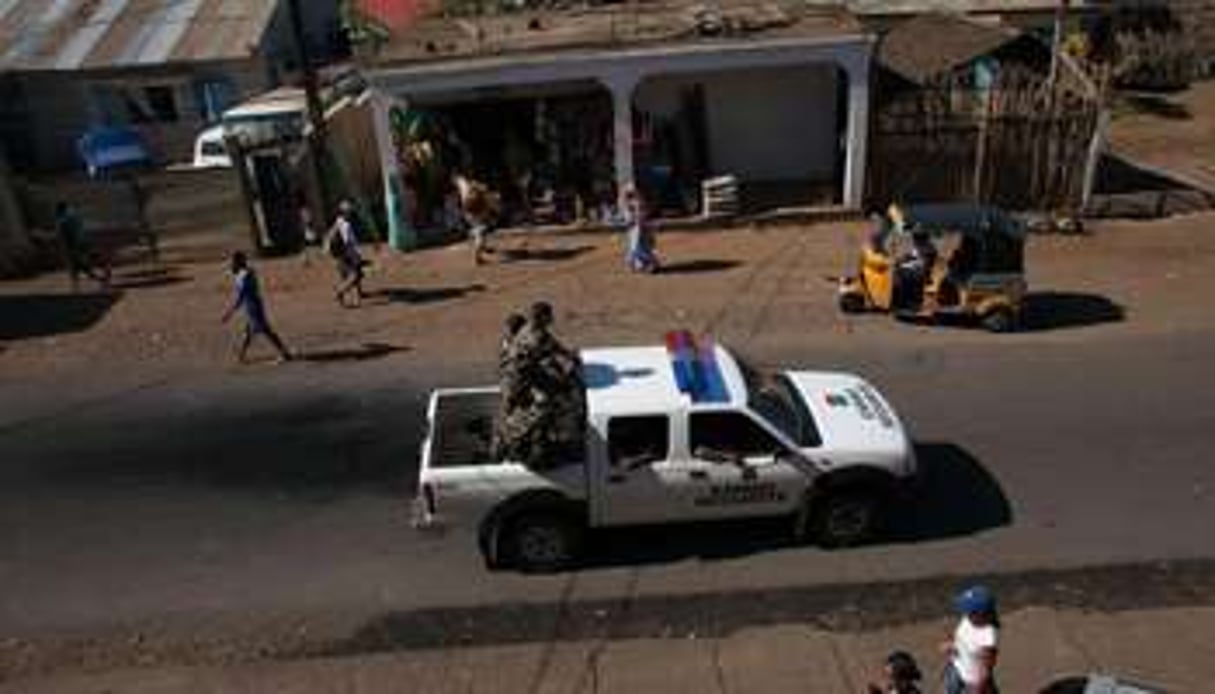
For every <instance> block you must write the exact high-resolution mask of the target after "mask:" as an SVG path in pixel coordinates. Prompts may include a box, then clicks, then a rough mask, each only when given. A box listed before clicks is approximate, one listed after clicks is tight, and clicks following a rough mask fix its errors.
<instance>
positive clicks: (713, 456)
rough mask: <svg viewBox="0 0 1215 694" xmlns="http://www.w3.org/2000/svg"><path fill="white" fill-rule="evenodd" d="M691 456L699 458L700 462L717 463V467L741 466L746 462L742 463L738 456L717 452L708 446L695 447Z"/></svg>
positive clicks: (740, 457)
mask: <svg viewBox="0 0 1215 694" xmlns="http://www.w3.org/2000/svg"><path fill="white" fill-rule="evenodd" d="M692 455H693V456H695V457H697V458H700V459H701V460H707V461H709V462H710V463H717V464H719V465H739V466H742V465H745V464H746V461H744V460H743V458H742V456H740V455H736V454H732V453H727V452H725V451H719V450H717V449H715V448H709V447H708V446H697V447H696V448H695V449H693V451H692Z"/></svg>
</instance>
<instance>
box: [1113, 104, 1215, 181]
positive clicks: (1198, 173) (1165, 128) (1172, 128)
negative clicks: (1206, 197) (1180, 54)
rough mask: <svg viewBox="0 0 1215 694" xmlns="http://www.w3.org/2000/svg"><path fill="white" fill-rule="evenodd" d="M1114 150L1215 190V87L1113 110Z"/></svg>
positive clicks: (1122, 106) (1127, 105)
mask: <svg viewBox="0 0 1215 694" xmlns="http://www.w3.org/2000/svg"><path fill="white" fill-rule="evenodd" d="M1110 144H1111V145H1112V146H1113V148H1114V150H1115V151H1117V152H1120V153H1123V154H1126V155H1129V156H1130V157H1131V158H1133V159H1135V160H1136V161H1140V162H1143V163H1145V164H1149V165H1152V166H1156V167H1159V168H1162V169H1167V170H1169V171H1171V172H1173V173H1175V174H1179V175H1181V176H1183V177H1185V179H1186V180H1189V181H1193V182H1195V183H1199V184H1201V185H1203V187H1205V188H1206V189H1207V190H1215V81H1207V82H1199V83H1197V84H1195V85H1194V87H1193V88H1191V89H1190V90H1188V91H1186V92H1183V93H1181V94H1176V95H1151V96H1142V97H1138V98H1133V97H1128V98H1127V99H1126V101H1125V102H1124V103H1123V104H1122V105H1120V106H1119V107H1117V108H1115V110H1114V118H1113V120H1112V122H1111V126H1110Z"/></svg>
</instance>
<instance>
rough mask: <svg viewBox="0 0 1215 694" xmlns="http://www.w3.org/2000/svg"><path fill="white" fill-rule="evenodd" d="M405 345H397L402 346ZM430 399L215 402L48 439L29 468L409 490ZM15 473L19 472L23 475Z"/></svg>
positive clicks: (137, 482) (75, 482) (88, 476)
mask: <svg viewBox="0 0 1215 694" xmlns="http://www.w3.org/2000/svg"><path fill="white" fill-rule="evenodd" d="M394 349H396V348H394ZM420 406H421V402H419V401H418V400H417V398H416V397H415V396H414V395H413V394H412V393H410V392H408V391H404V392H402V394H401V395H400V397H397V396H396V395H395V394H394V395H393V396H392V397H389V398H382V397H380V396H377V397H376V398H373V399H371V400H368V399H367V398H366V397H365V394H358V393H352V394H350V395H340V396H339V395H326V396H319V397H310V398H303V399H298V400H292V401H291V402H280V401H277V400H267V401H264V402H258V403H255V404H253V405H250V404H249V403H248V402H246V401H233V402H214V401H211V402H208V403H206V404H205V405H202V406H200V407H197V408H190V409H184V410H166V411H164V412H163V413H148V414H147V415H146V416H144V417H141V418H140V420H139V424H138V426H119V427H114V426H107V427H106V428H104V429H98V430H91V431H87V432H83V433H81V434H80V435H79V436H77V437H75V438H74V439H72V440H65V441H63V442H61V443H59V444H57V445H55V446H48V447H47V448H49V449H50V450H48V453H47V455H45V456H43V458H41V459H38V460H36V461H34V460H31V461H30V464H29V465H28V467H27V468H26V470H25V472H24V473H22V474H27V475H29V476H31V477H33V478H36V479H40V480H43V481H47V482H50V483H52V484H62V485H65V486H70V487H78V486H79V487H86V488H87V487H92V488H98V489H132V488H139V487H143V486H145V485H153V486H162V485H163V486H166V487H212V488H217V489H224V490H231V491H233V492H242V493H245V492H247V493H253V494H273V495H280V494H287V495H290V496H292V497H293V498H296V499H299V500H302V501H309V502H326V501H333V500H337V499H341V498H344V497H348V496H350V495H352V494H360V495H361V494H373V495H379V494H386V495H392V496H398V497H399V496H400V495H402V494H403V488H404V487H405V484H406V482H407V481H408V480H411V479H413V478H414V475H413V474H412V471H413V470H414V469H416V468H414V467H413V466H414V465H415V464H416V458H415V456H413V455H412V454H411V452H412V451H415V450H417V446H416V442H418V441H420V440H421V438H422V437H423V435H424V432H423V431H422V427H423V423H422V422H421V421H418V420H416V419H415V418H413V417H410V416H401V415H400V413H406V412H416V411H417V408H419V407H420ZM14 474H16V473H14Z"/></svg>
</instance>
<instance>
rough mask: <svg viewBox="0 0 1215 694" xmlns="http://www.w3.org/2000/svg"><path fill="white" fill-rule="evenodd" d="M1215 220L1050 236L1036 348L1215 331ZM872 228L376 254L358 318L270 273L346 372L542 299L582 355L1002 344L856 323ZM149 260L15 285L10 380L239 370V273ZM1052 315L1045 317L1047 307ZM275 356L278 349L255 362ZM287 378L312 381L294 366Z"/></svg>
mask: <svg viewBox="0 0 1215 694" xmlns="http://www.w3.org/2000/svg"><path fill="white" fill-rule="evenodd" d="M1212 220H1215V216H1213V215H1194V216H1188V217H1181V218H1173V219H1166V220H1159V221H1153V222H1105V223H1101V224H1099V225H1097V226H1096V227H1095V228H1093V233H1092V234H1090V235H1087V236H1083V237H1064V236H1041V237H1035V238H1033V239H1032V241H1031V243H1030V245H1029V251H1028V261H1027V265H1028V276H1029V282H1030V286H1031V289H1032V290H1033V291H1034V292H1036V294H1035V295H1034V298H1033V301H1032V302H1031V318H1030V328H1031V329H1032V328H1037V329H1035V330H1031V334H1030V335H1023V336H1012V337H1011V339H1014V340H1017V339H1020V340H1030V339H1046V338H1048V337H1050V336H1052V335H1067V334H1075V333H1074V332H1073V331H1066V330H1043V329H1042V328H1066V327H1077V326H1080V325H1086V324H1094V323H1114V322H1115V319H1117V318H1119V317H1120V314H1125V315H1126V316H1128V317H1131V318H1133V320H1128V321H1125V322H1120V323H1119V324H1118V325H1117V326H1116V327H1109V328H1108V329H1110V330H1117V331H1119V332H1122V333H1137V332H1142V331H1159V330H1173V329H1184V328H1187V327H1199V326H1202V327H1207V326H1208V324H1209V322H1210V318H1211V312H1210V310H1209V307H1208V306H1206V305H1205V303H1204V302H1202V301H1198V300H1196V297H1201V296H1207V295H1209V294H1210V293H1211V291H1212V289H1215V272H1213V271H1212V270H1215V235H1213V234H1210V233H1204V232H1206V231H1207V230H1208V229H1209V227H1210V226H1211V223H1212ZM862 228H863V225H861V224H859V223H837V224H824V225H816V226H784V227H770V228H762V229H756V230H747V229H735V230H727V231H697V232H668V233H664V234H662V235H661V238H660V241H659V248H660V252H661V254H662V256H663V258H664V261H665V263H666V271H665V272H663V273H662V274H659V275H655V276H644V275H635V274H631V273H628V272H627V271H626V270H625V269H624V267H623V262H622V260H621V240H620V239H619V238H618V237H617V236H609V235H606V234H588V235H570V236H540V235H524V234H518V235H513V236H508V237H503V238H499V239H497V245H498V247H499V258H500V261H499V262H495V263H492V264H490V265H487V266H483V267H479V268H478V267H474V266H473V264H472V263H471V258H470V254H469V252H468V249H467V248H465V247H462V246H455V247H448V248H440V249H433V250H427V251H423V252H419V253H414V254H408V255H401V254H395V253H392V252H391V251H389V250H388V249H387V248H383V249H381V250H380V251H378V252H377V251H374V250H373V251H371V258H372V259H373V261H374V263H375V264H374V266H373V267H372V268H371V271H370V276H369V279H368V283H367V284H368V288H369V289H370V291H371V293H372V296H370V297H369V298H368V299H367V301H366V302H365V304H364V306H363V307H361V308H358V309H344V308H341V307H339V306H338V304H337V303H336V302H335V300H334V298H333V293H332V292H333V286H334V283H335V280H336V278H335V276H334V271H333V268H332V267H331V265H330V263H329V262H328V259H327V258H325V257H322V256H320V255H319V253H318V254H316V255H314V256H313V257H311V258H310V259H305V258H301V257H293V258H286V259H277V260H264V261H261V262H259V263H258V264H257V266H258V269H259V271H260V274H261V276H262V282H263V288H264V292H265V294H266V297H267V301H268V304H269V309H270V313H271V316H272V320H273V322H274V323H275V324H276V326H277V327H278V330H279V332H280V333H281V334H282V335H283V337H284V338H285V339H286V340H287V341H288V342H289V344H290V345H291V346H292V347H293V348H294V349H296V350H297V351H299V352H300V353H301V354H302V355H303V356H304V358H305V361H308V362H313V363H333V362H340V361H345V360H358V359H365V358H373V357H378V356H384V355H386V354H389V353H393V352H399V353H401V355H400V356H401V358H402V359H405V360H408V361H410V362H414V363H426V362H428V361H431V360H435V359H437V360H440V361H444V362H450V361H456V362H481V361H486V362H488V361H489V360H490V359H492V354H493V349H494V347H493V346H494V344H495V340H496V338H497V335H498V331H499V326H500V324H501V321H502V319H503V317H504V316H505V315H506V313H507V312H508V311H510V310H512V309H521V308H523V307H525V306H526V305H527V304H529V303H530V302H531V301H534V300H536V299H541V298H544V299H548V300H550V301H552V302H553V303H554V304H555V305H556V306H557V308H558V328H559V330H560V332H561V333H562V334H563V335H565V336H566V337H567V338H569V339H571V340H572V341H574V342H575V343H579V344H586V345H591V344H602V343H605V342H613V341H624V342H638V341H641V342H648V341H653V340H655V339H657V338H658V336H660V335H661V334H662V332H664V331H666V330H668V329H671V328H675V327H687V328H691V329H693V330H697V331H702V332H707V333H711V334H714V335H716V336H718V337H719V338H721V339H723V340H725V341H728V342H730V343H732V344H736V345H739V346H755V345H762V344H763V343H765V342H767V341H772V340H778V341H791V340H792V341H801V340H820V339H844V338H847V337H854V338H858V339H863V338H865V337H869V336H872V337H874V338H877V339H882V340H887V339H893V340H902V339H915V340H933V339H949V340H965V339H988V336H985V335H982V334H980V333H977V332H975V331H965V330H956V329H944V330H927V329H924V328H917V327H915V326H909V325H903V324H898V323H895V322H894V321H891V320H889V319H887V318H884V317H881V316H862V317H858V318H845V317H843V316H841V315H840V314H839V313H838V311H837V310H836V307H835V303H834V290H833V287H832V286H831V284H830V282H829V281H828V279H827V278H828V277H830V276H833V275H839V274H841V273H844V272H847V271H848V270H849V269H850V268H851V266H852V264H853V263H854V262H855V253H856V250H857V248H858V243H859V239H860V235H861V231H862ZM167 255H168V258H169V260H168V261H167V262H163V263H160V264H151V263H137V264H132V265H126V266H122V267H120V268H119V269H118V270H117V272H116V281H115V286H116V288H117V291H116V292H115V293H114V294H112V295H108V296H107V295H101V294H81V295H71V294H70V293H68V292H67V284H68V283H67V281H66V278H65V277H64V276H63V275H62V274H54V275H47V276H44V277H40V278H37V279H33V280H28V281H22V282H12V283H7V284H5V285H3V287H0V302H3V304H6V305H7V308H6V311H5V313H6V314H7V315H8V316H10V319H9V320H7V321H6V323H7V327H6V328H4V333H3V338H4V339H5V342H4V345H3V361H0V369H2V370H3V371H4V372H5V378H4V380H5V381H6V382H8V383H10V384H11V383H14V382H15V381H26V380H32V381H36V382H45V381H47V380H53V381H58V380H60V379H69V380H71V381H73V382H82V381H83V382H87V381H91V380H93V379H96V378H103V379H114V378H116V377H120V376H122V377H126V376H130V377H136V376H137V377H141V378H149V377H156V378H170V377H172V376H173V375H174V374H179V373H183V372H190V373H197V372H200V371H202V372H206V371H213V370H217V369H218V370H230V369H234V368H239V367H237V366H235V365H234V363H233V358H232V347H233V344H234V341H235V338H236V333H237V332H238V326H239V321H236V322H234V323H232V324H229V325H226V326H225V325H221V324H220V322H219V319H220V316H221V314H222V313H223V311H224V309H225V308H226V306H227V303H228V302H229V301H230V300H231V286H230V284H231V283H230V278H229V277H228V275H227V274H226V272H225V268H224V267H223V265H222V263H216V262H214V261H210V262H191V261H188V260H180V261H175V260H174V259H173V258H174V253H173V251H172V249H170V251H169V253H168V254H167ZM1035 302H1036V303H1035ZM254 355H255V356H256V357H257V358H258V359H263V358H268V357H269V350H268V349H266V348H265V347H264V346H260V347H255V349H254ZM284 368H298V366H297V365H288V366H285V367H284Z"/></svg>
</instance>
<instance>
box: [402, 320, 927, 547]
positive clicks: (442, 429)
mask: <svg viewBox="0 0 1215 694" xmlns="http://www.w3.org/2000/svg"><path fill="white" fill-rule="evenodd" d="M581 357H582V364H583V377H584V381H585V384H586V405H587V408H586V411H587V422H586V435H585V439H586V441H585V447H584V448H583V450H582V454H581V455H580V456H576V457H573V458H571V459H569V460H560V461H552V463H551V464H550V465H546V466H544V469H533V468H529V467H527V466H524V465H522V464H520V463H517V462H511V461H497V460H493V459H492V458H491V457H490V455H489V448H490V437H491V432H492V430H493V417H494V414H495V412H496V411H497V409H498V400H499V397H498V389H497V388H496V387H486V388H466V389H440V390H436V391H435V392H433V393H432V394H431V396H430V403H429V410H428V413H427V417H428V419H429V430H428V433H427V437H426V440H425V441H424V442H423V444H422V451H421V466H420V472H419V480H418V495H417V497H416V499H415V501H414V514H415V516H414V518H415V525H416V526H417V527H419V528H423V529H435V528H447V527H450V526H456V525H464V526H466V527H469V528H471V529H473V530H475V531H476V533H477V536H478V538H479V544H480V549H481V552H482V554H483V556H484V558H485V560H486V563H487V565H488V566H490V567H497V566H512V567H514V568H517V569H520V570H525V571H551V570H557V569H560V568H563V567H566V566H568V565H569V564H570V563H571V562H573V561H574V560H575V559H576V557H577V553H578V551H579V549H580V545H581V542H580V541H581V539H582V537H583V534H584V531H585V530H586V529H588V528H595V527H608V526H625V525H644V524H664V523H680V522H686V521H701V520H713V519H726V518H746V517H764V516H788V517H789V518H790V519H791V520H792V521H793V522H794V531H795V532H796V533H798V536H799V537H802V536H805V535H812V536H814V537H815V538H817V539H818V541H819V542H820V543H822V544H824V545H826V546H841V545H850V544H856V543H860V542H863V541H865V540H867V539H869V538H870V537H872V536H873V534H874V533H876V532H877V531H878V530H879V528H880V527H881V525H882V521H883V516H884V515H885V513H884V512H885V511H886V510H887V509H888V505H887V501H888V500H889V499H890V498H891V496H892V494H893V493H894V492H898V491H900V490H901V489H902V488H904V487H905V485H906V483H907V482H909V481H910V480H911V479H912V478H914V476H915V472H916V461H915V455H914V451H913V447H912V445H911V442H910V441H909V439H908V436H907V434H906V432H905V431H904V429H903V426H902V424H901V423H900V422H899V418H898V416H897V415H896V414H895V412H894V410H893V408H891V406H890V405H889V404H888V403H887V402H886V400H885V399H884V398H883V397H882V396H881V395H880V394H879V393H878V391H877V389H876V388H874V387H873V386H872V385H870V384H869V383H867V382H866V381H865V380H863V379H861V378H860V377H858V376H854V375H851V374H847V373H833V372H818V371H783V372H779V373H776V374H774V375H773V376H772V377H771V378H768V379H766V380H761V378H760V377H759V375H758V374H756V373H754V372H753V371H752V370H751V369H749V368H747V367H745V366H744V365H743V364H742V363H741V362H740V361H738V360H736V359H735V358H734V357H733V356H732V355H731V354H730V352H729V351H727V350H726V349H724V348H723V347H721V346H719V345H714V344H701V345H697V344H696V343H695V341H694V340H693V339H692V337H691V336H690V335H689V334H688V333H671V334H669V335H668V336H667V344H666V345H665V346H654V347H618V348H605V349H588V350H584V351H582V352H581Z"/></svg>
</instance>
